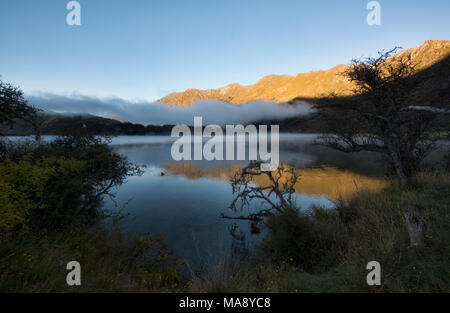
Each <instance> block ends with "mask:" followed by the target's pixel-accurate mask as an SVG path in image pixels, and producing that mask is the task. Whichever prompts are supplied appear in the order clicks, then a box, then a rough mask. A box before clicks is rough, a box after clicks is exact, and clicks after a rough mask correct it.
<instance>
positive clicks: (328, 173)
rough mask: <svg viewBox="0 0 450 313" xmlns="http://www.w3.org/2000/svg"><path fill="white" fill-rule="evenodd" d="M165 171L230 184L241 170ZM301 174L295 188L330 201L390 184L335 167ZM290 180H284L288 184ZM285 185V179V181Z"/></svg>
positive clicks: (187, 166)
mask: <svg viewBox="0 0 450 313" xmlns="http://www.w3.org/2000/svg"><path fill="white" fill-rule="evenodd" d="M164 168H165V169H166V170H167V171H168V172H170V173H171V174H173V175H183V176H185V177H188V178H190V179H200V178H219V179H222V180H227V181H228V180H230V178H231V177H232V175H233V174H234V173H235V172H236V171H237V170H239V169H240V168H241V166H240V165H238V164H233V165H230V166H226V167H220V168H203V169H200V168H197V167H196V166H195V165H193V164H192V163H169V164H167V165H165V166H164ZM296 171H297V172H298V173H300V175H301V176H300V180H299V181H298V182H297V184H296V185H295V191H296V192H297V193H299V194H305V195H324V196H326V197H328V198H330V199H334V200H336V199H340V198H343V199H348V198H350V197H351V196H353V195H354V194H355V193H356V191H358V190H361V189H370V190H379V189H381V188H383V187H384V186H385V185H386V181H384V180H382V179H380V178H375V177H369V176H365V175H362V174H356V173H353V172H351V171H348V170H340V169H337V168H333V167H326V166H323V167H317V168H305V169H296ZM286 178H287V176H286V177H284V180H285V179H286ZM282 181H283V178H282ZM254 182H255V183H256V184H258V185H260V186H264V185H267V184H269V183H270V182H269V179H268V178H267V177H266V176H265V175H261V176H257V177H255V179H254Z"/></svg>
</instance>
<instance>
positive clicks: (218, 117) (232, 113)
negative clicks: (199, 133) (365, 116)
mask: <svg viewBox="0 0 450 313" xmlns="http://www.w3.org/2000/svg"><path fill="white" fill-rule="evenodd" d="M28 100H29V103H30V104H31V105H33V106H35V107H37V108H40V109H43V110H44V111H55V112H59V113H70V114H92V115H98V116H102V117H109V118H115V119H118V120H121V121H128V122H132V123H140V124H144V125H147V124H152V125H163V124H187V125H192V124H193V122H194V116H201V117H203V124H204V125H207V124H218V125H225V124H241V123H248V122H253V121H257V120H261V119H284V118H289V117H296V116H305V115H308V114H310V113H311V112H312V108H311V106H310V105H309V104H308V103H306V102H299V103H297V104H295V105H286V104H276V103H271V102H262V101H255V102H249V103H247V104H242V105H233V104H230V103H226V102H222V101H209V100H208V101H198V102H196V103H194V104H193V105H191V106H186V107H181V106H177V107H169V106H166V105H164V104H162V103H159V102H131V101H127V100H124V99H120V98H105V99H100V98H96V97H90V96H84V95H73V96H61V95H55V94H50V93H45V94H39V95H35V96H30V97H28Z"/></svg>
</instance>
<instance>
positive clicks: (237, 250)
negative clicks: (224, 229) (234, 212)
mask: <svg viewBox="0 0 450 313" xmlns="http://www.w3.org/2000/svg"><path fill="white" fill-rule="evenodd" d="M228 231H229V233H230V235H231V258H232V260H243V259H246V258H247V257H248V256H249V254H250V247H249V243H248V241H247V240H246V236H245V233H244V231H243V230H242V229H241V228H240V227H239V226H238V225H236V224H233V225H232V226H230V227H228Z"/></svg>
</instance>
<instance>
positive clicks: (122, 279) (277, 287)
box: [0, 169, 450, 293]
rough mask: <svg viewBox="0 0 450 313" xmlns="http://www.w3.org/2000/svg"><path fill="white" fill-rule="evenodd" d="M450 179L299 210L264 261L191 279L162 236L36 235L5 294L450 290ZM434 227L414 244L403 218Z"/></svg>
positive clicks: (10, 272) (2, 255) (6, 244)
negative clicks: (70, 282) (378, 275)
mask: <svg viewBox="0 0 450 313" xmlns="http://www.w3.org/2000/svg"><path fill="white" fill-rule="evenodd" d="M449 194H450V175H449V174H448V171H443V170H442V169H439V170H428V171H426V172H421V173H419V174H418V175H417V176H416V178H415V179H414V181H413V183H412V184H411V185H410V186H409V187H408V188H400V187H399V186H397V185H396V183H395V182H392V183H390V184H389V187H387V188H386V189H384V190H383V191H378V192H374V191H373V192H369V191H363V190H362V191H360V192H359V193H358V194H357V195H356V196H355V197H354V198H353V199H351V200H350V201H349V202H348V203H345V204H341V205H339V206H338V207H337V209H336V210H333V211H324V210H321V209H320V208H316V209H315V210H313V213H312V214H310V215H301V214H299V213H298V212H296V211H295V210H292V212H288V213H286V214H285V215H276V216H273V217H271V218H269V219H268V221H267V223H266V227H267V228H268V235H267V237H266V238H265V241H264V243H263V245H262V247H261V253H260V255H258V257H255V258H252V259H246V260H245V261H239V262H235V263H234V264H228V263H225V262H224V263H218V264H216V265H215V266H213V267H212V268H211V269H210V270H208V271H204V272H202V273H196V274H193V275H188V276H186V275H183V274H182V273H184V269H183V266H184V265H183V261H182V260H181V259H179V258H176V257H174V256H171V255H170V253H169V252H168V251H169V249H168V248H167V247H166V246H165V244H164V240H163V238H162V237H160V236H154V237H149V236H142V235H134V236H131V235H125V234H124V233H123V232H122V231H121V230H120V228H117V227H113V228H112V229H110V228H106V227H103V226H100V225H97V226H94V227H92V226H90V227H88V226H79V227H76V226H72V227H70V228H69V229H66V230H65V231H63V232H59V233H53V234H38V235H37V234H27V235H26V236H22V237H20V238H16V239H9V240H7V241H3V242H2V244H1V245H0V273H1V274H0V290H1V291H6V292H12V291H25V292H51V291H57V292H66V291H67V292H73V291H80V292H81V291H87V292H91V291H96V292H107V291H111V292H186V291H189V292H294V293H295V292H442V291H449V290H450V289H449V288H450V287H449V286H450V245H449V243H450V199H449V197H448V195H449ZM408 210H415V211H417V212H420V214H421V215H422V216H423V217H424V218H425V219H426V221H427V224H428V227H427V231H426V234H425V238H424V243H423V245H422V246H415V245H413V246H410V244H409V237H408V232H407V228H406V225H405V221H404V217H403V215H402V212H404V211H408ZM72 260H77V261H79V262H80V264H81V265H82V285H81V286H79V287H67V285H66V282H65V278H66V275H67V273H68V271H67V270H66V268H65V267H66V264H67V262H69V261H72ZM372 260H375V261H378V262H379V263H380V264H381V271H382V285H381V286H377V287H370V286H368V285H367V284H366V275H367V273H368V271H367V270H366V264H367V263H368V262H369V261H372Z"/></svg>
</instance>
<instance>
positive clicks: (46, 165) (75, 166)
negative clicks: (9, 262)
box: [0, 156, 84, 234]
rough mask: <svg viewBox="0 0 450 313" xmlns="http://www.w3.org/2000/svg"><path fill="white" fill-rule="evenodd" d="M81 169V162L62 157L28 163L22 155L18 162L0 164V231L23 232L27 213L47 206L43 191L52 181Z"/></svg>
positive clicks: (47, 199) (44, 191) (56, 212)
mask: <svg viewBox="0 0 450 313" xmlns="http://www.w3.org/2000/svg"><path fill="white" fill-rule="evenodd" d="M83 170H84V168H83V162H81V161H77V160H74V159H63V158H61V159H56V158H49V157H45V158H42V159H39V160H36V161H34V162H32V161H31V160H30V157H29V156H25V157H24V158H23V159H22V160H20V161H18V162H14V161H11V160H9V159H7V160H6V161H4V162H3V163H0V232H2V233H4V234H5V233H11V232H14V231H17V232H18V231H21V232H23V231H27V230H28V228H29V225H30V218H31V216H33V215H35V214H36V212H38V211H44V210H49V207H51V206H50V205H51V203H50V201H49V198H48V194H47V192H48V188H49V186H50V185H51V184H52V183H53V182H54V180H60V179H61V178H64V179H67V178H69V177H70V176H76V175H80V174H81V173H82V172H83ZM52 212H53V213H54V214H60V212H58V211H57V210H52Z"/></svg>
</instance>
